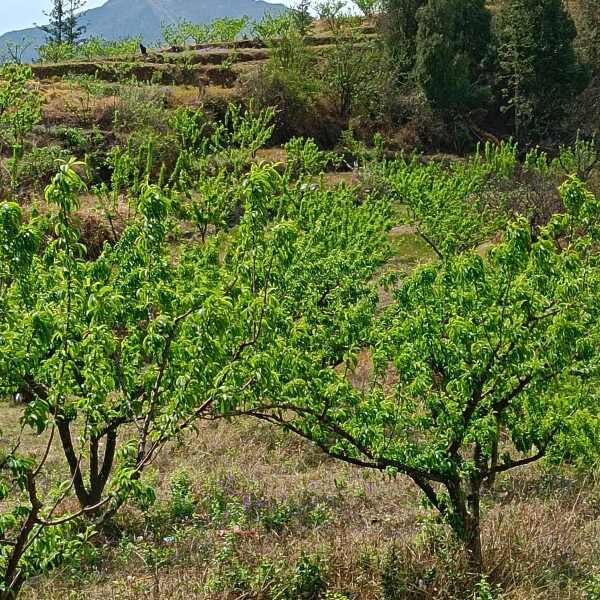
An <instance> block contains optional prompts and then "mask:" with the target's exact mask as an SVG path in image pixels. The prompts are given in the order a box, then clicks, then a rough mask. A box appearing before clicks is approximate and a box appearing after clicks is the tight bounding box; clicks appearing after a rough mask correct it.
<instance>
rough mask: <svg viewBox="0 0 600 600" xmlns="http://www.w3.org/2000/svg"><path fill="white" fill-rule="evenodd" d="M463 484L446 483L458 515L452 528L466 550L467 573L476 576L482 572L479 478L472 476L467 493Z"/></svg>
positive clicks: (454, 509)
mask: <svg viewBox="0 0 600 600" xmlns="http://www.w3.org/2000/svg"><path fill="white" fill-rule="evenodd" d="M463 485H464V483H463V484H462V485H461V483H460V482H458V481H456V482H451V483H450V484H447V489H448V493H449V495H450V500H451V503H452V508H453V511H454V513H455V514H456V516H458V517H459V519H458V521H456V522H455V523H454V524H453V529H454V532H455V533H456V535H457V536H458V537H459V539H460V540H461V542H462V543H463V545H464V548H465V550H466V552H467V564H468V568H469V574H470V575H473V576H475V577H477V578H478V577H479V576H480V575H481V574H482V572H483V553H482V550H481V529H480V507H479V495H480V487H481V479H480V478H479V476H475V475H474V476H473V478H472V479H471V480H470V481H469V484H468V487H469V494H468V495H466V494H465V492H464V488H463Z"/></svg>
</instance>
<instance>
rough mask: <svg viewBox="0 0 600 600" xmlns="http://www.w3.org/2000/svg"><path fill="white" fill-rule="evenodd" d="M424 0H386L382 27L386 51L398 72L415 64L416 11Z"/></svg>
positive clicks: (402, 71)
mask: <svg viewBox="0 0 600 600" xmlns="http://www.w3.org/2000/svg"><path fill="white" fill-rule="evenodd" d="M424 4H425V0H386V1H385V4H384V17H383V28H384V32H385V39H386V43H387V47H388V51H389V53H390V54H391V56H392V58H393V59H394V62H395V63H396V64H397V65H398V69H399V72H400V73H401V74H402V73H409V72H410V71H412V68H413V66H414V64H415V56H416V42H417V30H418V23H417V11H418V10H419V8H420V7H421V6H423V5H424Z"/></svg>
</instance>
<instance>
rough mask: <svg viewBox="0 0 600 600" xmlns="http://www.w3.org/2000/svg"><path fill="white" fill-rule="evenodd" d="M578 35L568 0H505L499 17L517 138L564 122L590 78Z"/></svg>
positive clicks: (504, 92) (503, 73)
mask: <svg viewBox="0 0 600 600" xmlns="http://www.w3.org/2000/svg"><path fill="white" fill-rule="evenodd" d="M576 35H577V32H576V29H575V25H574V22H573V19H572V18H571V16H570V15H569V13H568V12H567V9H566V7H565V5H564V2H563V0H505V1H504V4H503V6H502V8H501V11H500V14H499V17H498V31H497V36H498V58H499V69H500V77H499V80H500V84H501V86H502V89H501V96H502V110H503V111H504V112H507V113H509V114H511V115H512V119H513V124H514V133H515V136H516V137H517V139H528V138H531V137H532V136H534V137H537V136H542V135H544V134H545V133H547V131H548V129H549V128H550V127H553V126H555V125H556V124H558V123H560V121H561V117H562V116H564V115H565V113H566V112H567V111H568V109H569V106H570V104H571V103H572V101H573V100H574V99H575V97H576V96H577V95H578V94H579V93H580V92H581V91H583V89H584V88H585V86H586V84H587V81H588V77H587V72H586V70H585V69H584V68H583V67H582V65H581V64H579V62H578V60H577V57H576V55H575V50H574V45H573V43H574V40H575V37H576Z"/></svg>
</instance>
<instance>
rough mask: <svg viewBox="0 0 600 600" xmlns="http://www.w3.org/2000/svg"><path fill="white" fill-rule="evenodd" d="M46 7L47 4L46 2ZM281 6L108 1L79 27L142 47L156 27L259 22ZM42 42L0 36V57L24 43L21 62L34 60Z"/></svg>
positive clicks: (246, 1) (34, 32)
mask: <svg viewBox="0 0 600 600" xmlns="http://www.w3.org/2000/svg"><path fill="white" fill-rule="evenodd" d="M48 4H50V2H48ZM283 10H285V6H283V4H270V3H268V2H263V1H262V0H108V2H106V4H104V5H102V6H100V7H98V8H92V9H90V10H87V11H85V12H83V13H82V15H81V19H80V23H81V24H83V25H86V26H87V31H86V35H87V36H88V37H91V36H102V37H103V38H105V39H108V40H115V39H119V38H124V37H130V36H136V35H141V36H142V38H143V40H144V42H145V43H146V44H152V43H153V42H156V41H158V40H160V39H161V32H160V26H161V23H163V22H165V21H167V22H168V21H175V20H177V19H182V18H183V19H189V20H190V21H194V22H196V23H209V22H210V21H212V20H214V19H217V18H219V17H241V16H242V15H247V16H248V17H250V19H259V18H260V17H262V16H263V15H264V14H265V13H267V12H270V13H272V14H277V13H279V12H281V11H283ZM44 40H45V33H44V32H43V31H41V30H39V29H37V28H36V27H32V28H30V29H22V30H20V31H11V32H9V33H5V34H4V35H2V36H0V53H1V51H2V48H4V47H5V45H6V44H7V43H8V42H12V43H19V42H21V41H26V42H27V43H30V44H31V45H30V47H29V49H28V50H27V52H26V53H25V56H24V58H25V60H34V59H35V57H36V55H37V48H39V47H40V46H41V45H42V44H43V43H44Z"/></svg>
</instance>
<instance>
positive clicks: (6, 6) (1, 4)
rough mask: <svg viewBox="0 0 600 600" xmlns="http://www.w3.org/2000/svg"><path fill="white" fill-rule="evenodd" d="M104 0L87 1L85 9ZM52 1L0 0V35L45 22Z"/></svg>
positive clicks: (93, 6)
mask: <svg viewBox="0 0 600 600" xmlns="http://www.w3.org/2000/svg"><path fill="white" fill-rule="evenodd" d="M105 2H106V0H88V1H87V3H86V8H96V6H101V5H102V4H104V3H105ZM51 5H52V0H0V35H2V34H3V33H6V32H7V31H13V30H14V29H25V28H27V27H32V26H33V24H34V23H39V24H42V23H44V22H45V20H46V17H44V12H43V11H45V10H46V11H47V10H49V9H50V8H51Z"/></svg>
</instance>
